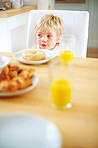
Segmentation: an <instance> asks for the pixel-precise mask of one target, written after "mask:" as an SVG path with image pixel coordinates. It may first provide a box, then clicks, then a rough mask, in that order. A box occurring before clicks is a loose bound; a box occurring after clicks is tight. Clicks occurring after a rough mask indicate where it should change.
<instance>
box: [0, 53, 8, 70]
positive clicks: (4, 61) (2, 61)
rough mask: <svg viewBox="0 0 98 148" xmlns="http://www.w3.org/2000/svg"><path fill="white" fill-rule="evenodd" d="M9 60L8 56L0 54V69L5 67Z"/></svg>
mask: <svg viewBox="0 0 98 148" xmlns="http://www.w3.org/2000/svg"><path fill="white" fill-rule="evenodd" d="M9 62H10V60H9V58H8V57H6V56H0V69H1V68H3V67H5V66H6V65H7V64H8V63H9Z"/></svg>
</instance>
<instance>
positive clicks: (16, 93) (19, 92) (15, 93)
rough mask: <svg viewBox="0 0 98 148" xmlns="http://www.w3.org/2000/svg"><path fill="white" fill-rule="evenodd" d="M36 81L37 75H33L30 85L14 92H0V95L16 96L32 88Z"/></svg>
mask: <svg viewBox="0 0 98 148" xmlns="http://www.w3.org/2000/svg"><path fill="white" fill-rule="evenodd" d="M38 81H39V80H38V77H36V76H35V75H34V76H33V77H32V85H31V86H29V87H27V88H24V89H21V90H18V91H15V92H0V97H11V96H17V95H21V94H24V93H26V92H28V91H30V90H32V89H33V88H34V87H35V86H36V85H37V83H38Z"/></svg>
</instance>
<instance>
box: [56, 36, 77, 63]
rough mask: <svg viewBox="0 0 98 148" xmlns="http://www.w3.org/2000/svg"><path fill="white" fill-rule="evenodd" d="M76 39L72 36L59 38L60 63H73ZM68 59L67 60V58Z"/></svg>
mask: <svg viewBox="0 0 98 148" xmlns="http://www.w3.org/2000/svg"><path fill="white" fill-rule="evenodd" d="M75 44H76V38H75V36H74V35H62V36H61V37H60V44H59V48H60V59H61V61H62V62H64V61H66V60H68V59H69V60H70V61H73V57H74V50H75ZM67 57H68V58H67Z"/></svg>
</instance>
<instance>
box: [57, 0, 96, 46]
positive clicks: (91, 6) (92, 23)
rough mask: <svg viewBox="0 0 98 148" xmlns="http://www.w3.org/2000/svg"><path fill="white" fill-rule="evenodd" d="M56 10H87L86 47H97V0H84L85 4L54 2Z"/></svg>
mask: <svg viewBox="0 0 98 148" xmlns="http://www.w3.org/2000/svg"><path fill="white" fill-rule="evenodd" d="M55 9H56V10H60V9H61V10H79V11H82V10H83V11H85V10H87V11H89V13H90V20H89V37H88V47H90V48H98V29H97V28H98V0H86V3H85V4H64V3H56V4H55Z"/></svg>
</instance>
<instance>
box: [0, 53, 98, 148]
mask: <svg viewBox="0 0 98 148" xmlns="http://www.w3.org/2000/svg"><path fill="white" fill-rule="evenodd" d="M0 55H6V56H8V57H9V59H10V62H11V63H13V64H17V65H18V64H19V65H21V66H24V67H32V68H35V69H36V75H37V76H38V78H39V83H38V85H37V86H36V87H35V88H34V89H32V90H31V91H30V92H28V93H26V94H22V95H19V96H15V97H9V98H8V97H5V98H3V97H0V115H7V114H12V113H13V114H14V113H15V114H16V113H19V114H30V115H37V116H40V117H43V118H45V119H47V120H49V121H51V122H53V123H54V124H55V125H56V126H57V127H58V129H59V131H60V133H61V136H62V140H63V143H62V148H97V147H98V59H93V58H74V72H73V76H74V80H73V95H72V100H71V102H72V108H71V109H70V110H64V111H61V110H58V109H55V108H53V107H52V105H51V97H50V90H49V75H48V63H45V64H41V65H25V64H22V63H19V62H18V61H16V60H15V59H13V57H12V54H11V53H0ZM58 59H59V57H56V58H55V60H58Z"/></svg>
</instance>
